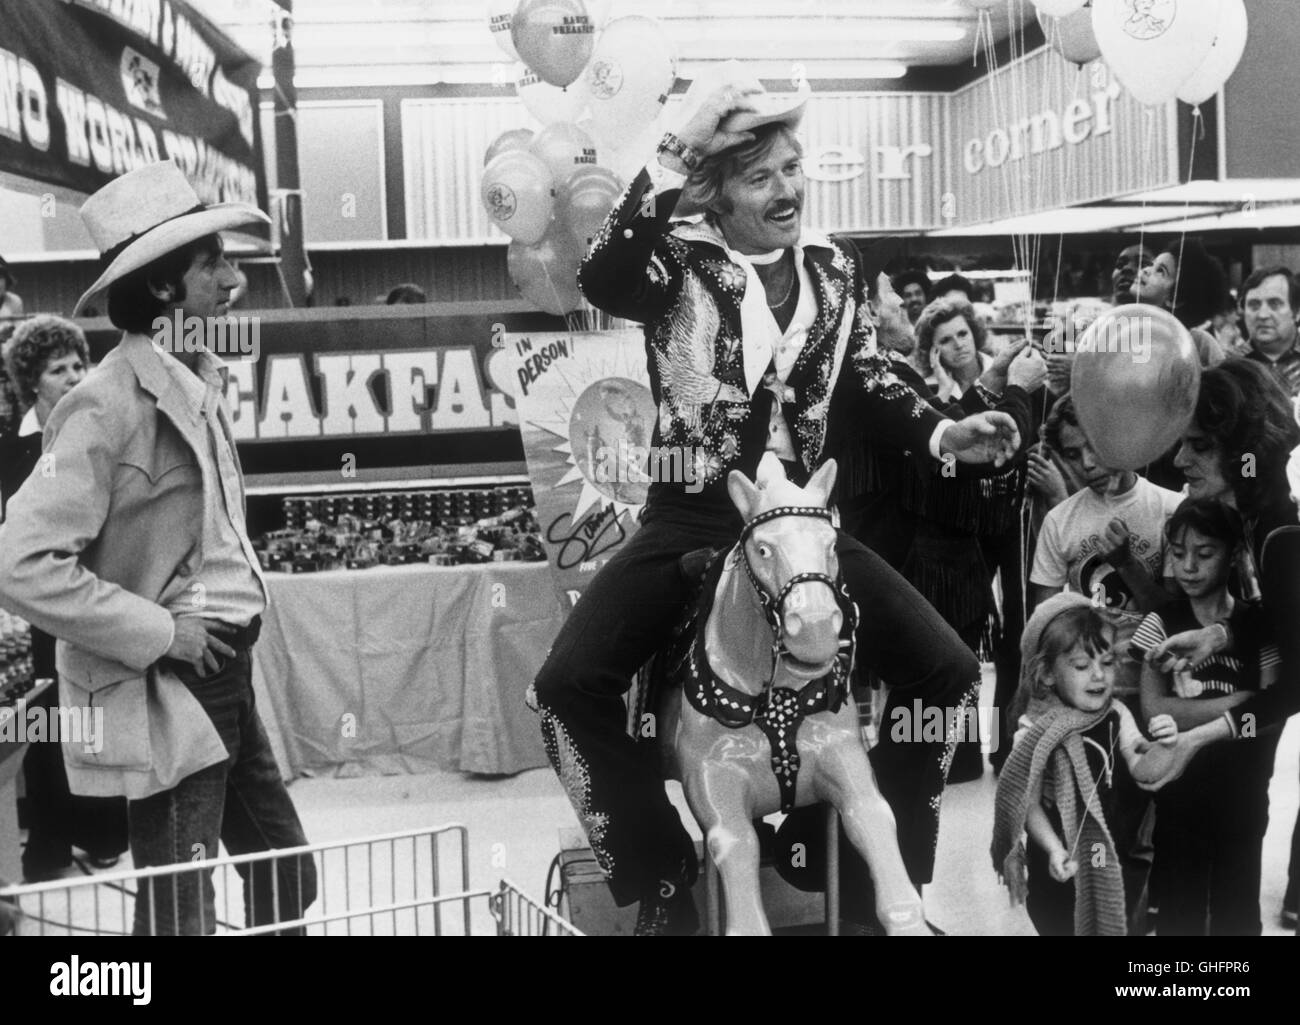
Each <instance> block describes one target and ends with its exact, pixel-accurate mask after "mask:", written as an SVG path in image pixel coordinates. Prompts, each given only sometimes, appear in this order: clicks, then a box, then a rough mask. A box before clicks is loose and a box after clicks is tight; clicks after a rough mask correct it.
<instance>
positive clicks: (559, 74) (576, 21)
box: [510, 0, 595, 87]
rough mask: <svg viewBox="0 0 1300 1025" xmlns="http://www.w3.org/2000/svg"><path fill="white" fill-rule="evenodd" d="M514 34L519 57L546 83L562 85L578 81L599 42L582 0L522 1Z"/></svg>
mask: <svg viewBox="0 0 1300 1025" xmlns="http://www.w3.org/2000/svg"><path fill="white" fill-rule="evenodd" d="M510 35H511V36H512V37H513V39H514V41H515V49H516V50H518V51H519V59H520V60H522V61H523V62H524V63H525V64H527V65H528V66H529V67H530V68H532V69H533V70H534V71H536V72H537V76H538V77H539V78H540V79H541V80H542V81H543V82H549V83H550V84H551V85H558V86H561V87H563V86H566V85H569V84H570V83H572V82H576V81H577V80H578V76H579V75H581V74H582V69H583V68H585V67H586V66H587V61H589V60H590V59H591V48H592V44H593V43H594V42H595V30H594V29H593V28H592V25H591V21H590V19H589V18H588V17H587V5H586V4H584V3H583V2H582V0H520V3H519V8H518V10H516V11H515V16H514V18H513V19H511V22H510Z"/></svg>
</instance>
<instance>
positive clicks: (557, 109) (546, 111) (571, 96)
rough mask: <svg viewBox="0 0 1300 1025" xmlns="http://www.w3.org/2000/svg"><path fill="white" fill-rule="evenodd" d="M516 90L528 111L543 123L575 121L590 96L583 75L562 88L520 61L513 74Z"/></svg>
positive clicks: (583, 109) (584, 109) (577, 119)
mask: <svg viewBox="0 0 1300 1025" xmlns="http://www.w3.org/2000/svg"><path fill="white" fill-rule="evenodd" d="M515 92H516V93H517V94H518V95H519V99H520V100H522V101H523V104H524V108H525V109H526V110H527V111H528V113H530V114H532V115H533V117H535V118H537V120H538V121H540V122H541V123H542V124H544V125H550V124H554V123H555V122H556V121H568V122H570V123H576V122H578V121H579V120H580V119H581V118H582V116H583V114H584V113H585V112H586V110H587V104H588V102H589V101H590V99H591V94H590V93H589V92H588V91H587V79H586V76H585V75H583V76H580V77H579V78H578V80H577V81H576V82H574V83H573V84H572V85H570V86H566V87H565V88H563V89H561V88H560V87H559V86H557V85H551V84H550V83H549V82H543V81H542V80H541V79H540V78H538V77H537V74H536V72H534V71H533V70H532V69H531V68H528V67H525V66H523V65H520V67H519V69H518V73H517V75H516V77H515Z"/></svg>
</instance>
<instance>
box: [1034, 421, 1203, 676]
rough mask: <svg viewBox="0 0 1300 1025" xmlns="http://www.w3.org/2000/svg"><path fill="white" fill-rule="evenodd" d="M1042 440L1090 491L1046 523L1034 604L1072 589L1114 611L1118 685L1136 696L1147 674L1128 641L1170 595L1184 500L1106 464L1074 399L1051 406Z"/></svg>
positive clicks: (1082, 492)
mask: <svg viewBox="0 0 1300 1025" xmlns="http://www.w3.org/2000/svg"><path fill="white" fill-rule="evenodd" d="M1043 441H1044V443H1045V444H1046V445H1047V446H1048V447H1049V448H1050V449H1051V450H1052V451H1053V452H1055V453H1056V454H1057V455H1058V456H1060V458H1061V459H1062V461H1063V462H1064V463H1065V464H1066V466H1068V467H1069V468H1070V470H1071V471H1072V472H1073V474H1074V475H1075V476H1076V477H1077V478H1078V479H1079V480H1081V481H1083V485H1084V486H1083V487H1082V488H1081V489H1080V490H1078V491H1076V492H1075V493H1074V494H1073V495H1071V496H1070V497H1069V498H1067V499H1066V500H1065V501H1064V502H1062V503H1060V504H1059V505H1057V506H1056V507H1055V508H1053V509H1052V510H1051V511H1050V512H1048V514H1047V516H1046V517H1045V518H1044V520H1043V527H1042V530H1041V531H1040V532H1039V535H1038V545H1037V548H1036V549H1035V551H1034V565H1033V569H1032V570H1031V571H1030V574H1029V584H1030V602H1031V604H1034V605H1036V604H1037V603H1038V602H1040V601H1042V600H1043V599H1045V598H1047V597H1049V596H1050V595H1052V594H1055V593H1056V592H1058V591H1060V590H1061V589H1062V588H1066V589H1068V590H1071V591H1076V592H1078V593H1079V594H1082V595H1085V596H1087V597H1089V598H1091V599H1092V600H1093V602H1094V603H1095V604H1096V605H1098V606H1100V607H1102V608H1106V609H1110V610H1111V611H1113V612H1115V613H1116V617H1117V618H1116V623H1117V625H1118V627H1119V630H1120V644H1119V650H1118V651H1117V653H1116V654H1117V656H1118V658H1119V659H1120V670H1119V673H1120V676H1119V680H1118V683H1117V688H1118V691H1119V693H1120V695H1121V696H1123V697H1126V698H1128V697H1130V696H1131V697H1132V698H1134V699H1136V696H1137V689H1138V681H1139V679H1140V675H1141V673H1140V668H1139V667H1138V666H1137V665H1136V664H1133V663H1131V662H1128V643H1127V642H1128V639H1129V637H1130V636H1131V635H1132V632H1133V631H1134V630H1135V629H1137V625H1138V623H1139V622H1141V618H1142V615H1143V614H1144V613H1147V612H1150V611H1151V610H1152V609H1154V608H1156V607H1158V606H1159V605H1161V604H1162V603H1163V602H1164V601H1165V599H1166V598H1167V597H1168V592H1167V591H1166V590H1165V587H1164V583H1163V579H1164V528H1165V522H1166V521H1167V520H1168V519H1169V517H1170V515H1171V514H1172V513H1173V511H1174V510H1175V509H1176V508H1178V503H1179V502H1180V501H1181V500H1182V499H1181V497H1180V496H1179V495H1178V494H1177V493H1175V492H1173V491H1167V490H1165V489H1164V488H1160V487H1156V485H1154V484H1152V483H1151V482H1150V481H1148V480H1146V479H1145V478H1143V477H1139V476H1138V475H1137V474H1136V473H1134V472H1133V471H1132V470H1117V469H1114V468H1112V467H1107V466H1105V465H1103V464H1102V463H1101V461H1100V460H1099V459H1098V458H1097V455H1096V452H1095V451H1094V450H1093V448H1092V445H1091V443H1090V442H1089V441H1088V437H1087V435H1086V434H1084V432H1083V429H1082V428H1081V427H1080V426H1079V418H1078V415H1077V414H1076V412H1075V409H1074V404H1073V402H1072V401H1071V399H1070V398H1069V397H1068V396H1067V397H1065V398H1064V399H1062V400H1060V401H1059V402H1057V404H1056V405H1055V406H1054V407H1053V408H1052V412H1051V414H1050V415H1049V416H1048V418H1047V422H1046V423H1045V424H1044V425H1043ZM1125 663H1128V664H1127V665H1126V664H1125Z"/></svg>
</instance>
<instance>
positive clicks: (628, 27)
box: [582, 15, 677, 148]
mask: <svg viewBox="0 0 1300 1025" xmlns="http://www.w3.org/2000/svg"><path fill="white" fill-rule="evenodd" d="M582 80H583V81H584V82H585V83H586V85H587V89H588V91H589V93H590V95H591V118H592V121H593V122H594V123H595V125H596V130H597V132H599V133H600V135H601V136H602V137H603V138H604V139H606V140H608V142H610V143H611V144H612V145H613V147H614V148H618V147H621V146H624V145H626V144H627V143H629V142H631V141H632V139H633V138H634V137H635V136H636V135H637V134H638V133H640V132H641V131H642V130H643V129H644V128H645V126H646V125H647V124H649V123H650V122H651V121H653V120H654V119H655V118H657V117H658V116H659V114H660V113H661V112H662V110H663V105H664V103H665V102H666V101H667V98H668V94H669V93H670V92H672V89H673V83H674V82H675V81H676V80H677V57H676V53H675V51H674V47H673V43H672V40H671V39H670V38H669V36H668V33H667V32H665V31H664V28H663V26H662V25H661V24H660V23H659V22H658V21H656V20H655V19H654V18H646V17H641V16H639V15H638V16H634V17H630V18H618V19H616V20H614V21H611V22H610V23H609V25H608V26H607V27H606V28H605V31H604V32H602V33H601V34H600V38H599V39H597V40H596V48H595V50H594V52H593V53H592V55H591V63H590V64H588V65H587V70H586V73H585V74H584V75H583V78H582Z"/></svg>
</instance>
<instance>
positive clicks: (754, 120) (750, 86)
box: [674, 60, 811, 158]
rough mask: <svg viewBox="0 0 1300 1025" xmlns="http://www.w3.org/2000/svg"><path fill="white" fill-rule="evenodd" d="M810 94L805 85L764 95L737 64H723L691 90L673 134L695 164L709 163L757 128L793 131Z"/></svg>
mask: <svg viewBox="0 0 1300 1025" xmlns="http://www.w3.org/2000/svg"><path fill="white" fill-rule="evenodd" d="M810 93H811V89H810V88H809V86H808V83H807V82H801V83H800V87H799V89H798V90H797V91H795V92H782V93H769V92H767V91H766V90H765V89H764V88H763V86H762V85H761V84H760V83H759V81H758V79H756V78H754V77H752V76H750V75H746V74H745V73H744V68H743V66H742V65H741V63H740V62H739V61H734V60H733V61H727V62H726V63H725V64H722V65H721V66H720V67H718V68H717V69H716V70H715V71H713V72H711V73H706V74H704V75H701V76H700V77H699V78H697V79H696V80H695V81H694V82H693V83H692V84H691V87H690V89H689V90H687V93H686V97H685V99H684V101H683V104H682V107H683V111H684V113H683V115H682V119H681V121H680V122H679V124H680V128H678V129H677V130H675V132H674V134H675V135H676V136H677V138H678V139H680V140H681V141H682V142H683V143H685V144H686V145H687V146H689V147H690V148H691V149H693V150H694V151H695V152H696V153H697V154H698V155H699V156H700V157H701V158H707V157H711V156H714V155H715V154H718V153H721V152H723V151H724V150H728V149H731V148H732V147H734V146H740V145H743V144H744V143H746V142H749V141H750V140H752V139H753V138H754V136H753V129H755V128H757V127H759V126H760V125H765V124H769V123H771V122H773V121H784V122H785V123H787V124H789V125H791V126H795V125H797V124H798V123H799V121H800V119H801V118H802V117H803V110H804V106H805V105H806V104H807V102H808V97H809V95H810Z"/></svg>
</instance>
